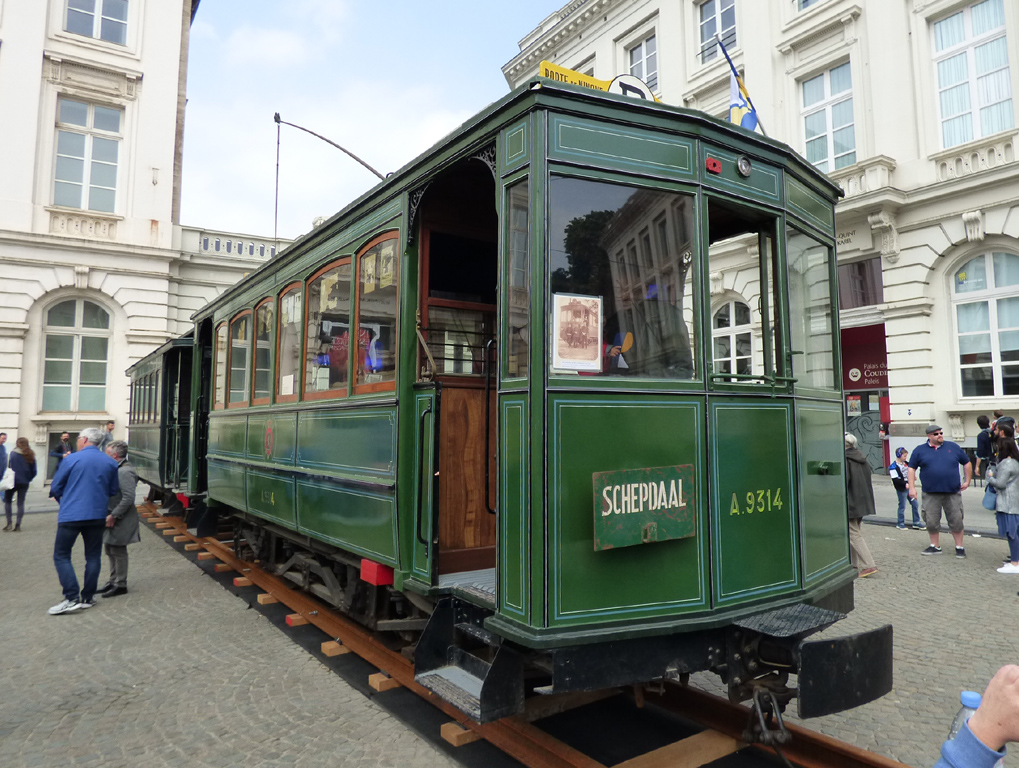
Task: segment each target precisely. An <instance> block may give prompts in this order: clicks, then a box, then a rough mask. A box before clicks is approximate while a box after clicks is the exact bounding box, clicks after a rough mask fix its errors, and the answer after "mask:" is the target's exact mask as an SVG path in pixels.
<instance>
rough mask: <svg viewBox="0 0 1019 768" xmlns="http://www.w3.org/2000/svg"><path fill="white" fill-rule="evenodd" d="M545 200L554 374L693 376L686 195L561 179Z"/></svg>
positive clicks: (690, 228) (690, 206) (693, 303)
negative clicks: (548, 223) (548, 209)
mask: <svg viewBox="0 0 1019 768" xmlns="http://www.w3.org/2000/svg"><path fill="white" fill-rule="evenodd" d="M550 198H551V214H550V216H551V227H550V229H551V232H550V242H549V249H550V251H549V258H550V261H551V267H552V279H551V292H552V294H553V297H552V302H551V303H550V306H552V307H553V308H555V307H559V310H558V312H557V314H556V317H555V318H554V323H553V329H554V330H553V333H554V335H555V338H553V339H552V341H553V343H552V345H551V346H552V350H553V360H552V365H553V368H554V369H555V372H556V373H566V372H570V371H580V372H585V371H586V372H601V373H602V374H603V375H608V376H628V377H640V378H654V379H672V380H678V381H687V380H691V379H695V378H697V377H698V376H699V372H698V371H699V366H698V360H697V354H696V349H695V347H694V344H693V340H694V339H696V338H697V337H698V332H697V331H698V328H697V299H696V296H695V294H694V291H693V264H694V259H693V232H694V219H693V210H694V202H693V198H692V197H691V196H689V195H682V194H679V193H674V192H665V191H662V190H655V189H642V188H637V187H630V186H624V185H622V184H612V183H608V182H600V181H587V180H583V179H573V178H565V177H553V179H552V182H551V193H550ZM638 254H641V255H640V257H639V258H638ZM553 312H556V310H555V309H553ZM599 316H600V318H601V320H600V327H598V323H599V320H598V317H599Z"/></svg>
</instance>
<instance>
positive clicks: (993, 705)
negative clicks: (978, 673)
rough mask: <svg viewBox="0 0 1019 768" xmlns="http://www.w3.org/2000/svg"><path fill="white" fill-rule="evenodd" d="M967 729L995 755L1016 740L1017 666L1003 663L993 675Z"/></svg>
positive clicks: (1018, 721)
mask: <svg viewBox="0 0 1019 768" xmlns="http://www.w3.org/2000/svg"><path fill="white" fill-rule="evenodd" d="M969 729H970V730H971V731H972V732H973V735H974V736H976V737H977V738H978V739H980V741H982V742H983V743H984V744H985V745H986V746H987V747H988V748H990V749H993V750H994V751H995V752H1000V751H1001V748H1002V747H1003V746H1005V744H1006V743H1008V742H1010V741H1019V667H1017V666H1016V665H1015V664H1006V665H1005V666H1004V667H1002V668H1001V669H999V670H998V671H997V672H996V673H995V675H994V677H992V678H991V682H990V683H988V684H987V690H986V691H984V697H983V699H982V700H981V702H980V708H979V709H978V710H977V711H976V714H974V715H973V716H972V717H971V718H970V719H969Z"/></svg>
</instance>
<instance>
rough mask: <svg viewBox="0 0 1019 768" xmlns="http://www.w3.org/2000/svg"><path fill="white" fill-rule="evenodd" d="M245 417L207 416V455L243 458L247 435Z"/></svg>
mask: <svg viewBox="0 0 1019 768" xmlns="http://www.w3.org/2000/svg"><path fill="white" fill-rule="evenodd" d="M246 428H247V419H246V417H245V416H243V415H241V416H217V415H214V414H210V415H209V453H210V454H214V453H219V454H223V455H225V456H239V457H242V456H244V448H245V445H244V443H245V437H246V434H247V431H246Z"/></svg>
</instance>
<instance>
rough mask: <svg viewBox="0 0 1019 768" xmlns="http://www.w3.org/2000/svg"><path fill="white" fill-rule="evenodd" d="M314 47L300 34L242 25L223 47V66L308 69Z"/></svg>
mask: <svg viewBox="0 0 1019 768" xmlns="http://www.w3.org/2000/svg"><path fill="white" fill-rule="evenodd" d="M313 50H314V46H313V45H312V44H311V41H310V40H309V39H308V38H307V37H306V36H303V35H301V34H298V33H296V32H288V31H286V30H279V29H259V28H257V27H250V26H242V27H240V28H239V29H237V30H236V31H234V32H232V33H231V34H230V36H229V37H228V38H227V40H226V43H225V44H224V45H223V49H222V56H223V59H224V61H223V63H224V64H225V65H226V66H228V67H231V68H235V69H245V68H248V67H252V66H255V67H258V68H287V69H296V68H299V67H302V68H303V67H304V66H305V65H306V63H307V61H308V56H309V54H310V53H311V51H313Z"/></svg>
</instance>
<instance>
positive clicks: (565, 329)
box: [552, 293, 602, 372]
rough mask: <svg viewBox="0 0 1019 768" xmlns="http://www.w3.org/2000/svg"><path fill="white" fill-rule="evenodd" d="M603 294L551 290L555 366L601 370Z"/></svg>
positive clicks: (553, 361) (563, 368)
mask: <svg viewBox="0 0 1019 768" xmlns="http://www.w3.org/2000/svg"><path fill="white" fill-rule="evenodd" d="M601 327H602V297H601V296H580V295H577V294H571V293H554V294H552V367H553V368H559V369H560V370H567V371H596V372H601V369H602V361H601Z"/></svg>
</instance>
